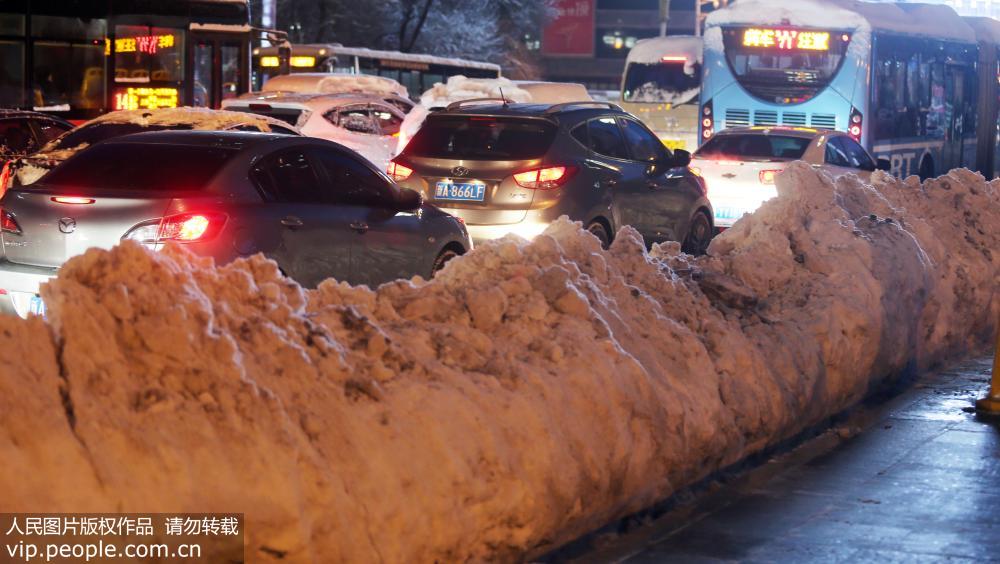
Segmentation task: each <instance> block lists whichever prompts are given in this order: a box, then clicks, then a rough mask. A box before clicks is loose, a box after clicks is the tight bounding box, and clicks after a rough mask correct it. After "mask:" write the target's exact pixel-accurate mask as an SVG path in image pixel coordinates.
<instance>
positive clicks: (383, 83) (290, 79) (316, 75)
mask: <svg viewBox="0 0 1000 564" xmlns="http://www.w3.org/2000/svg"><path fill="white" fill-rule="evenodd" d="M261 91H262V92H279V91H280V92H296V93H310V94H311V93H320V94H339V93H342V92H365V93H371V94H386V95H388V94H395V95H397V96H403V97H407V93H406V87H405V86H403V85H402V84H400V83H399V82H397V81H395V80H393V79H391V78H388V77H384V76H373V75H368V74H351V73H332V72H303V73H293V74H284V75H279V76H275V77H274V78H271V79H269V80H268V81H267V82H265V83H264V86H262V87H261Z"/></svg>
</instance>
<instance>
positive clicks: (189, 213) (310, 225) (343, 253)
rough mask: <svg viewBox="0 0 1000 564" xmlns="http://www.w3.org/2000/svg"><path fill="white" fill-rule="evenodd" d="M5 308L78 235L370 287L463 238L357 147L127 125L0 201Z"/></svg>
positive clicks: (88, 243) (68, 253) (33, 292)
mask: <svg viewBox="0 0 1000 564" xmlns="http://www.w3.org/2000/svg"><path fill="white" fill-rule="evenodd" d="M0 220H2V235H0V237H2V243H3V257H2V258H0V289H3V290H6V296H7V299H6V300H4V301H3V302H5V303H2V305H3V308H4V309H5V310H7V311H10V309H14V311H16V313H18V314H20V315H22V316H23V315H27V314H28V313H40V312H42V311H43V310H44V305H43V304H42V303H41V300H40V299H39V298H38V287H39V284H40V283H42V282H44V281H45V280H47V279H49V278H50V277H52V276H54V275H55V274H56V270H57V269H58V268H59V266H60V265H62V264H63V262H65V261H66V260H67V259H69V258H70V257H72V256H74V255H77V254H80V253H82V252H84V251H85V250H87V249H88V248H90V247H103V248H109V247H112V246H114V245H115V244H117V243H118V242H119V241H122V240H126V239H131V240H134V241H137V242H139V243H141V244H144V245H146V246H148V247H150V248H153V249H158V248H160V247H161V246H162V245H163V244H164V243H166V242H168V241H173V242H176V243H180V244H183V245H185V246H187V247H188V248H189V249H191V250H193V251H194V252H196V253H198V254H200V255H205V256H210V257H213V258H214V259H215V260H216V262H217V263H219V264H224V263H227V262H230V261H232V260H233V259H236V258H238V257H241V256H247V255H251V254H254V253H258V252H259V253H264V254H265V255H266V256H268V257H270V258H272V259H274V260H275V261H277V263H278V265H279V266H280V267H281V269H282V270H283V271H284V272H285V273H286V274H287V275H288V276H290V277H291V278H293V279H295V280H297V281H298V282H300V283H301V284H303V285H305V286H315V285H316V284H318V283H319V282H320V281H322V280H324V279H325V278H328V277H334V278H337V279H338V280H343V281H348V282H351V283H354V284H368V285H372V286H374V285H377V284H379V283H382V282H386V281H389V280H394V279H396V278H400V277H410V276H413V275H421V276H424V277H425V278H429V277H431V276H432V275H433V274H434V272H436V271H437V270H438V269H439V268H441V266H443V264H444V263H445V262H446V261H447V260H449V259H450V258H452V257H455V256H457V255H460V254H462V253H464V252H466V251H467V250H469V249H470V248H471V246H472V243H471V241H470V239H469V236H468V233H467V232H466V229H465V226H464V225H463V224H462V223H461V222H460V221H458V220H457V219H456V218H454V217H452V216H450V215H448V214H446V213H444V212H442V211H441V210H439V209H437V208H435V207H434V206H432V205H429V204H425V203H424V202H423V199H422V197H421V196H420V195H419V194H418V193H416V192H414V191H412V190H408V189H401V188H399V187H398V186H396V185H395V183H393V182H392V181H391V180H390V179H389V178H388V177H387V176H385V174H384V173H382V172H381V171H378V170H376V169H375V168H373V167H372V166H371V165H370V164H369V163H368V162H367V161H366V160H365V159H363V158H362V157H361V156H359V155H358V154H357V153H355V152H353V151H351V150H350V149H347V148H345V147H343V146H341V145H338V144H336V143H332V142H329V141H324V140H321V139H311V138H305V137H292V136H287V135H275V134H268V133H243V132H207V131H169V132H155V133H139V134H135V135H128V136H124V137H119V138H115V139H113V140H109V141H105V142H103V143H99V144H97V145H95V146H93V147H91V148H88V149H85V150H83V151H81V152H80V153H79V154H77V155H75V156H73V157H71V158H70V159H69V160H67V161H66V162H65V163H63V164H62V165H60V166H59V167H57V168H56V169H55V170H53V171H52V172H51V173H49V174H47V175H46V176H45V177H44V178H43V179H42V180H41V181H40V182H39V183H38V184H35V185H32V186H31V187H27V188H18V189H13V190H10V191H8V192H7V194H6V195H5V196H4V197H3V199H2V200H0Z"/></svg>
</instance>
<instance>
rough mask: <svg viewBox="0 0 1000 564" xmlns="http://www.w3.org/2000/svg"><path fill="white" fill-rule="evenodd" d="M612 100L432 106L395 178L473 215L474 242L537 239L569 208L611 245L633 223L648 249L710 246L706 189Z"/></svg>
mask: <svg viewBox="0 0 1000 564" xmlns="http://www.w3.org/2000/svg"><path fill="white" fill-rule="evenodd" d="M690 158H691V156H690V154H688V153H687V152H686V151H680V150H678V151H675V152H671V151H670V150H669V149H667V148H666V147H664V146H663V144H662V143H661V142H660V140H659V139H658V138H657V137H656V136H655V135H654V134H653V133H652V132H651V131H649V129H648V128H647V127H646V126H645V125H643V124H642V123H641V122H640V121H639V120H638V119H636V118H635V117H634V116H632V115H631V114H629V113H627V112H625V111H623V110H622V109H621V108H619V107H618V106H615V105H614V104H607V103H598V102H575V103H565V104H556V105H542V104H511V103H504V102H503V101H492V100H468V101H465V102H459V103H454V104H452V105H450V106H448V108H447V109H445V110H443V111H438V112H434V113H431V114H430V115H429V116H428V117H427V121H426V122H425V123H424V125H423V126H422V127H421V128H420V130H419V131H418V132H417V134H416V135H415V136H414V137H413V140H411V141H410V143H409V144H408V145H407V146H406V148H405V149H404V150H403V152H402V153H400V154H399V155H398V156H397V157H396V158H395V159H394V160H393V162H392V163H390V164H389V169H388V172H389V175H390V176H392V177H393V178H395V179H396V181H397V182H399V183H400V185H401V186H406V187H409V188H412V189H414V190H419V191H421V192H423V193H424V194H425V196H426V197H427V199H428V200H429V201H430V202H433V203H434V204H436V205H438V206H440V207H441V208H443V209H445V210H447V211H448V212H449V213H452V214H454V215H456V216H459V217H461V218H462V219H463V220H465V223H466V225H467V226H468V228H469V232H470V234H471V235H472V237H473V239H475V240H482V239H493V238H496V237H501V236H503V235H505V234H507V233H517V234H519V235H522V236H524V237H526V238H531V237H533V236H535V235H537V234H538V233H541V232H542V231H543V230H544V229H545V227H546V226H547V225H549V224H550V223H551V222H552V221H554V220H555V219H557V218H558V217H560V216H562V215H566V216H569V218H570V219H573V220H577V221H581V222H582V223H583V225H584V226H585V227H586V228H587V229H588V230H589V231H590V232H591V233H593V234H594V235H596V236H597V237H598V238H599V239H600V240H601V241H602V243H603V244H604V245H605V246H607V245H608V244H609V243H610V241H611V238H612V237H613V236H614V234H615V233H616V232H617V230H618V229H619V228H620V227H621V226H623V225H631V226H632V227H634V228H636V229H637V230H638V231H639V232H640V233H641V234H642V236H643V237H644V238H645V240H646V243H647V244H651V243H656V242H662V241H671V240H672V241H681V242H682V243H683V247H684V249H685V251H687V252H690V253H695V254H697V253H702V252H704V250H705V248H706V247H707V246H708V243H709V241H710V240H711V237H712V234H713V226H712V217H713V214H712V207H711V204H710V203H709V201H708V198H707V196H706V191H705V185H704V183H703V181H702V180H701V178H700V177H698V176H697V175H695V174H693V173H692V172H691V170H690V169H689V168H688V166H687V165H688V163H689V162H690Z"/></svg>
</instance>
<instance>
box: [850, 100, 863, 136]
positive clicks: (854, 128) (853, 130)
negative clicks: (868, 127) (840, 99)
mask: <svg viewBox="0 0 1000 564" xmlns="http://www.w3.org/2000/svg"><path fill="white" fill-rule="evenodd" d="M863 122H864V117H863V116H862V115H861V112H859V111H858V109H857V108H851V121H850V123H848V124H847V134H848V135H850V136H851V139H854V140H855V141H857V142H858V143H860V142H861V131H862V130H861V126H862V125H863Z"/></svg>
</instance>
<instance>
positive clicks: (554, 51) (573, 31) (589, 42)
mask: <svg viewBox="0 0 1000 564" xmlns="http://www.w3.org/2000/svg"><path fill="white" fill-rule="evenodd" d="M554 4H555V12H556V17H555V18H554V19H553V20H552V22H551V23H550V24H549V25H547V26H545V29H544V30H542V53H544V54H546V55H580V56H588V57H590V56H593V55H594V0H556V1H555V3H554Z"/></svg>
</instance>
